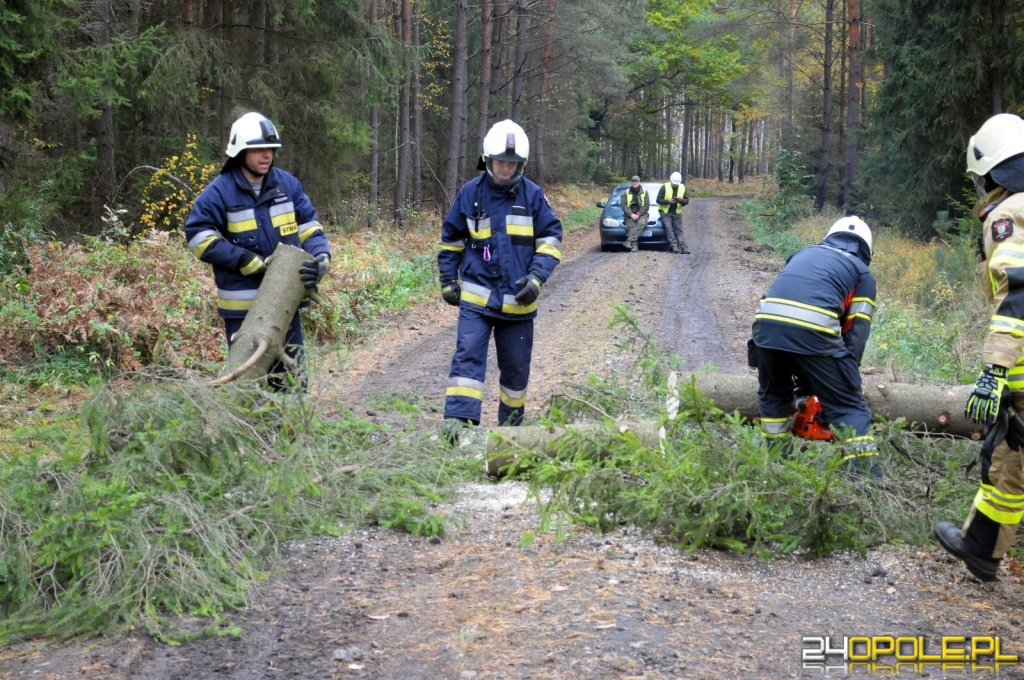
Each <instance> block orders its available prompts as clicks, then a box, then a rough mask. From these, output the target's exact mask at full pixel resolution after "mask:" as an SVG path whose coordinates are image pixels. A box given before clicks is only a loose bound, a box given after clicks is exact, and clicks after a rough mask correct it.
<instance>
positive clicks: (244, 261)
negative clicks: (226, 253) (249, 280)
mask: <svg viewBox="0 0 1024 680" xmlns="http://www.w3.org/2000/svg"><path fill="white" fill-rule="evenodd" d="M266 270H267V265H266V263H265V262H263V258H261V257H260V256H259V255H257V254H256V253H252V252H246V253H245V255H242V257H241V258H239V260H238V271H239V272H241V273H242V276H252V275H253V274H262V273H263V272H265V271H266Z"/></svg>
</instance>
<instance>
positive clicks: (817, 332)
mask: <svg viewBox="0 0 1024 680" xmlns="http://www.w3.org/2000/svg"><path fill="white" fill-rule="evenodd" d="M871 245H872V237H871V229H870V228H868V225H867V224H865V223H864V221H863V220H861V219H860V218H859V217H853V216H851V217H844V218H842V219H840V220H838V221H836V222H835V224H833V225H832V227H831V228H830V229H829V230H828V233H827V234H826V235H825V239H824V240H823V241H822V242H821V243H818V244H817V245H813V246H809V247H807V248H804V249H803V250H800V251H799V252H797V253H795V254H793V255H792V256H791V257H790V258H789V260H788V261H787V262H786V266H785V267H784V268H783V270H782V271H781V272H780V273H779V275H778V277H777V278H776V279H775V281H774V283H772V285H771V286H770V287H769V288H768V290H767V292H765V294H764V295H763V296H762V297H761V300H760V302H759V303H758V306H757V311H756V313H755V314H754V327H753V338H752V346H751V348H750V354H751V356H750V363H751V365H752V366H756V368H757V374H758V410H759V411H760V415H761V427H762V428H763V429H764V436H765V441H766V442H767V443H768V445H769V447H770V448H772V449H773V450H776V451H778V452H780V453H782V454H785V453H786V452H787V451H788V448H789V445H790V443H791V440H790V437H791V434H790V428H791V427H792V420H791V418H792V415H793V400H794V390H796V389H798V388H799V390H801V391H806V394H804V395H803V396H808V395H810V394H814V395H816V396H817V397H818V399H819V400H820V402H821V407H822V410H823V412H824V415H825V418H826V420H827V422H828V423H829V424H830V425H832V426H833V427H835V428H838V430H839V431H840V432H842V431H843V430H847V431H848V430H851V429H852V431H853V437H851V438H849V439H847V440H846V441H845V442H843V443H845V444H846V445H847V446H848V448H849V449H850V450H851V451H852V452H851V453H849V454H848V455H847V460H848V464H849V465H850V467H851V468H853V469H854V470H855V471H862V470H868V471H869V472H870V473H871V474H872V475H874V476H876V477H880V476H881V474H882V472H881V468H880V467H879V466H878V463H877V462H876V461H875V458H874V457H875V456H877V454H878V452H877V450H876V447H875V441H874V437H872V436H871V433H870V427H871V410H870V409H869V408H868V406H867V402H866V401H865V400H864V394H863V393H862V391H861V377H860V362H861V358H862V357H863V355H864V347H865V346H866V345H867V341H868V335H869V334H870V333H871V317H872V316H873V314H874V310H875V294H876V283H875V277H874V275H873V274H872V273H871V272H870V271H869V270H868V265H870V264H871V254H872V252H871Z"/></svg>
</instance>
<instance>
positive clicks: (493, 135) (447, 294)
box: [437, 120, 562, 442]
mask: <svg viewBox="0 0 1024 680" xmlns="http://www.w3.org/2000/svg"><path fill="white" fill-rule="evenodd" d="M529 155H530V142H529V140H528V139H527V137H526V133H525V132H524V131H523V129H522V128H521V127H520V126H519V125H518V124H516V123H515V122H513V121H511V120H503V121H500V122H498V123H495V124H494V126H493V127H491V129H490V131H489V132H488V133H487V135H486V136H485V137H484V140H483V154H482V155H481V157H480V162H479V165H478V169H479V170H483V171H485V172H483V174H481V175H480V177H478V178H476V179H473V180H470V181H469V182H467V183H466V184H464V185H463V186H462V188H461V189H460V190H459V193H458V196H456V198H455V202H454V204H453V205H452V208H451V210H450V211H449V213H448V216H447V217H446V218H445V220H444V224H443V225H442V227H441V250H440V252H439V253H438V256H437V268H438V271H439V273H440V283H441V297H443V298H444V301H445V302H447V303H448V304H450V305H453V306H457V307H459V323H458V331H457V337H456V346H455V354H454V356H453V357H452V366H451V372H450V373H449V375H448V387H447V389H446V390H445V403H444V417H445V425H444V434H445V436H446V438H447V439H448V440H449V441H450V442H454V441H455V440H456V439H457V438H458V430H459V429H460V428H461V427H462V426H463V425H464V424H469V423H471V424H473V425H479V424H480V413H481V402H482V400H483V389H484V375H485V372H486V370H487V347H488V345H489V344H490V338H491V333H492V332H493V333H494V345H495V350H496V352H497V358H498V371H499V376H498V383H499V392H500V394H499V402H498V424H499V425H519V424H521V423H522V421H523V413H524V410H525V406H526V386H527V382H528V381H529V379H530V360H531V357H532V354H533V319H534V317H536V316H537V299H538V298H539V297H540V290H541V286H542V285H544V283H545V282H546V281H547V280H548V278H549V277H550V276H551V272H552V271H553V270H554V268H555V265H557V264H558V262H559V261H560V260H561V259H562V223H561V222H560V221H559V219H558V217H557V216H555V213H554V211H553V210H552V209H551V206H550V205H548V201H547V198H545V196H544V192H543V191H541V188H540V187H539V186H537V185H536V184H534V183H533V182H531V181H530V180H528V179H526V178H525V177H523V168H524V167H525V166H526V160H527V158H529Z"/></svg>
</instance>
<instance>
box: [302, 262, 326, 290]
mask: <svg viewBox="0 0 1024 680" xmlns="http://www.w3.org/2000/svg"><path fill="white" fill-rule="evenodd" d="M330 267H331V259H330V258H329V257H327V256H326V255H320V256H318V257H317V258H316V259H315V260H306V261H305V262H303V263H302V266H301V267H299V278H300V279H302V285H304V286H305V287H306V288H316V286H317V285H318V284H319V283H320V281H321V280H322V279H323V278H324V274H326V273H327V270H328V269H330Z"/></svg>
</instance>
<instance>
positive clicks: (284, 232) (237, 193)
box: [185, 167, 331, 319]
mask: <svg viewBox="0 0 1024 680" xmlns="http://www.w3.org/2000/svg"><path fill="white" fill-rule="evenodd" d="M185 240H186V241H187V242H188V248H189V250H191V251H192V254H193V255H195V256H196V257H197V258H199V259H200V260H202V261H203V262H207V263H209V264H211V265H213V278H214V281H215V282H216V283H217V311H218V313H220V315H221V316H222V317H224V318H228V319H232V318H233V319H239V318H242V317H244V316H245V314H246V312H248V311H249V308H250V307H252V301H253V299H255V297H256V292H257V289H258V288H259V285H260V283H261V282H262V281H263V274H262V273H259V274H253V275H251V276H244V275H243V274H242V273H241V272H240V271H238V261H239V260H240V259H241V258H242V256H243V255H245V254H246V252H254V253H256V255H258V256H259V257H260V258H261V259H263V260H266V259H267V258H268V257H270V255H271V254H272V253H273V252H274V249H275V248H277V245H278V244H279V243H287V244H288V245H291V246H295V247H296V248H302V249H303V250H305V251H306V252H307V253H309V254H310V255H312V256H313V257H316V256H318V255H327V256H328V257H330V255H331V250H330V246H329V245H328V243H327V236H326V235H325V234H324V231H323V228H322V227H321V226H320V222H318V221H317V216H316V210H315V209H314V208H313V204H312V203H310V201H309V198H308V197H307V196H306V192H305V191H303V189H302V185H301V184H300V183H299V180H298V179H296V178H295V176H294V175H292V174H291V173H289V172H286V171H285V170H280V169H278V168H275V167H271V168H270V172H269V173H267V175H266V176H265V177H264V178H263V187H262V189H261V191H260V195H259V197H258V198H257V197H256V195H255V194H254V193H253V190H252V187H250V186H249V182H248V181H247V180H246V179H245V176H244V175H243V174H242V171H241V170H240V169H239V168H237V167H236V168H233V169H230V170H228V171H226V172H224V173H222V174H221V175H220V176H219V177H217V178H216V179H214V180H213V181H212V182H210V184H209V185H207V187H206V188H205V189H203V191H202V193H200V194H199V196H198V197H197V198H196V201H195V204H193V206H192V212H191V213H190V214H189V216H188V220H186V222H185ZM308 304H309V301H308V300H307V301H304V302H303V305H308Z"/></svg>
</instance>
